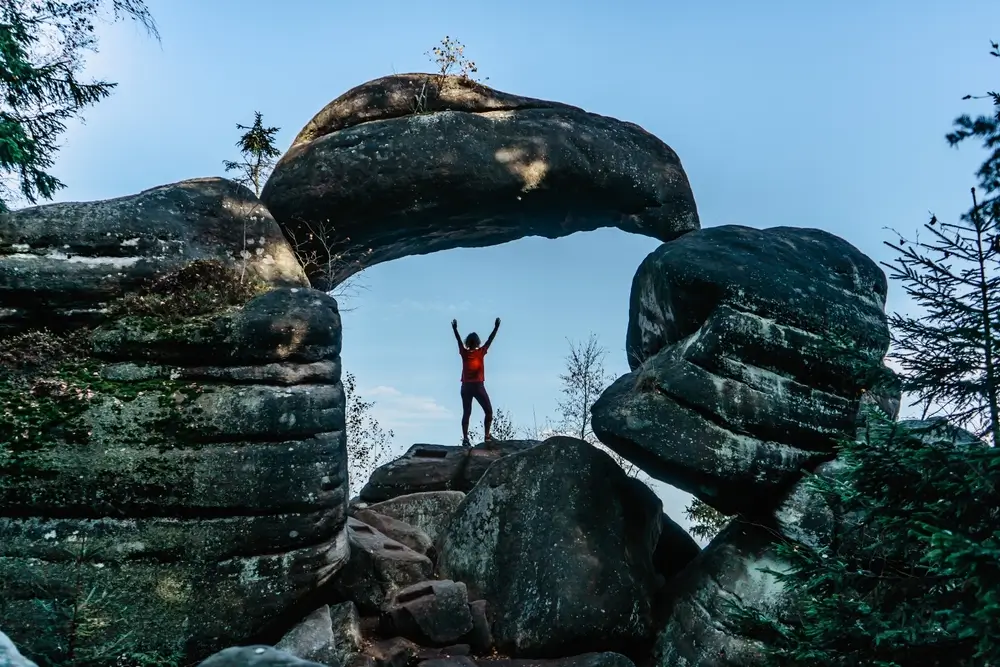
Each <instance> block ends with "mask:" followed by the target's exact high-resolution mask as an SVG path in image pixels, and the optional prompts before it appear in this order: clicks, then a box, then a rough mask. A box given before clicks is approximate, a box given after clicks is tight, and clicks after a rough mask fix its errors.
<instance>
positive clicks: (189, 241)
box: [0, 178, 308, 329]
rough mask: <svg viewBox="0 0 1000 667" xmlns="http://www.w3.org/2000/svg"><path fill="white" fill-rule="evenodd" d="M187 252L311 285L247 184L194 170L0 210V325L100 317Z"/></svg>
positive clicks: (278, 281) (273, 279)
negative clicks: (140, 186) (79, 197)
mask: <svg viewBox="0 0 1000 667" xmlns="http://www.w3.org/2000/svg"><path fill="white" fill-rule="evenodd" d="M244 254H245V255H246V256H245V257H244ZM193 260H219V261H222V262H225V263H227V264H229V265H232V266H234V267H239V268H241V269H242V268H244V266H245V269H246V272H247V274H248V276H249V277H253V278H259V279H260V280H262V281H264V282H266V283H268V284H270V285H274V286H290V287H294V286H299V287H302V286H308V283H307V282H306V278H305V274H304V273H303V271H302V268H301V267H300V266H299V263H298V261H297V260H296V258H295V253H294V252H293V251H292V248H291V247H290V246H289V244H288V242H287V241H286V240H285V238H284V236H282V233H281V230H280V229H279V228H278V225H277V223H275V221H274V218H272V217H271V214H270V213H269V212H268V210H267V209H266V208H264V206H263V205H262V204H261V203H260V202H259V201H257V198H256V197H254V195H253V193H252V192H250V191H249V190H247V189H246V188H244V187H241V186H239V185H237V184H236V183H233V182H232V181H227V180H225V179H221V178H199V179H193V180H189V181H181V182H180V183H172V184H170V185H162V186H160V187H156V188H152V189H150V190H145V191H144V192H140V193H139V194H137V195H130V196H127V197H119V198H117V199H108V200H103V201H93V202H74V203H65V204H46V205H44V206H35V207H32V208H26V209H22V210H19V211H14V212H12V213H7V214H4V215H0V306H2V308H0V329H4V328H11V327H19V326H26V325H30V326H31V327H32V328H42V327H53V328H55V327H59V328H62V327H65V326H72V325H73V324H74V323H83V322H95V321H100V320H103V319H104V318H105V317H106V314H105V313H104V312H102V311H103V310H104V308H105V307H106V306H107V305H108V303H109V302H111V301H113V300H115V299H117V298H120V297H121V296H123V295H124V294H126V293H128V292H132V291H135V290H136V289H137V288H138V287H139V286H140V285H141V284H142V283H143V281H145V280H148V279H150V278H153V277H156V276H162V275H165V274H168V273H171V272H174V271H176V270H178V269H180V268H181V267H183V266H186V265H187V264H189V263H190V262H191V261H193Z"/></svg>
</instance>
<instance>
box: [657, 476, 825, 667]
mask: <svg viewBox="0 0 1000 667" xmlns="http://www.w3.org/2000/svg"><path fill="white" fill-rule="evenodd" d="M842 471H843V466H842V464H841V463H840V462H839V461H837V460H836V459H834V460H833V461H828V462H826V463H822V464H821V465H820V466H819V467H818V468H817V469H816V471H815V474H817V475H820V476H822V477H825V478H828V479H830V478H835V477H836V476H837V475H839V474H841V472H842ZM840 527H841V517H839V516H836V515H835V513H834V512H833V510H832V509H831V508H830V506H829V505H828V504H827V503H826V501H825V499H824V498H823V496H822V494H819V493H817V492H816V491H815V489H814V488H813V486H812V484H810V483H809V482H808V481H806V480H803V481H801V482H799V483H798V484H796V485H795V486H794V487H793V489H792V492H791V493H790V494H789V496H788V498H787V499H785V500H784V501H783V502H782V503H781V505H780V506H779V507H778V509H777V510H776V511H775V513H774V516H773V517H771V518H770V519H769V520H767V521H754V522H752V523H751V522H745V521H743V520H741V519H739V518H737V519H734V520H733V521H732V522H731V523H730V524H729V526H727V527H726V528H725V529H724V530H723V531H722V532H721V533H719V535H718V536H716V538H715V539H713V540H712V542H711V543H710V544H709V545H708V547H706V548H705V550H704V551H702V552H701V554H700V555H699V556H698V557H697V558H695V559H694V560H693V561H691V563H690V564H689V565H688V567H687V568H685V569H684V571H683V572H681V573H680V574H678V575H677V576H675V577H674V578H673V579H671V580H670V582H669V584H668V586H667V590H666V592H665V595H664V598H665V599H666V607H665V609H664V612H665V617H666V623H665V625H664V627H663V629H662V631H661V633H660V636H659V639H658V640H657V644H656V647H655V650H654V655H655V660H654V664H655V665H656V667H695V666H697V667H731V666H732V665H753V664H754V662H755V657H756V655H757V651H758V645H757V644H756V642H755V641H753V640H751V639H748V638H747V637H746V636H745V635H744V633H743V631H742V628H741V627H740V626H739V624H738V622H737V621H736V620H734V618H733V613H732V608H731V605H734V604H739V605H743V606H744V607H746V608H747V609H753V610H757V611H760V612H763V613H765V614H768V615H773V616H776V617H778V618H781V617H782V616H783V612H785V611H787V609H788V607H789V605H790V604H791V602H792V600H791V598H789V596H788V595H787V594H786V593H785V591H784V590H783V586H782V584H781V582H779V581H778V580H777V579H776V578H775V577H774V576H773V575H771V574H769V573H768V572H765V571H764V570H774V571H777V572H782V571H786V570H787V569H788V568H789V564H788V563H787V562H786V561H785V560H784V559H783V558H782V557H781V556H780V554H779V553H778V551H777V545H778V543H779V541H781V540H791V541H795V542H799V543H801V544H806V545H808V546H810V547H817V546H819V545H829V544H831V543H833V541H834V540H835V539H837V536H838V533H839V532H840Z"/></svg>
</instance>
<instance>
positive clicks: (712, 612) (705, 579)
mask: <svg viewBox="0 0 1000 667" xmlns="http://www.w3.org/2000/svg"><path fill="white" fill-rule="evenodd" d="M764 568H771V569H774V570H777V571H779V572H780V571H783V570H784V569H786V568H787V564H786V563H785V562H784V561H783V560H781V559H779V558H778V557H777V554H776V552H775V549H774V536H773V535H772V534H771V533H770V532H769V531H768V530H767V529H766V528H762V527H757V526H752V525H748V524H744V523H742V522H740V521H734V522H733V523H731V524H730V525H729V526H728V527H726V528H725V529H724V530H723V531H722V532H721V533H719V535H718V536H717V537H716V538H715V539H714V540H712V542H711V543H710V544H709V545H708V546H707V547H706V548H705V550H704V551H702V553H701V555H700V556H698V558H696V559H695V560H694V561H692V562H691V564H690V565H689V566H688V567H687V568H686V569H685V570H684V571H683V572H682V573H681V574H680V575H678V576H677V577H676V578H675V579H674V580H673V581H672V582H671V583H670V584H669V585H668V589H667V595H668V599H669V604H668V606H667V608H666V610H665V611H666V617H667V622H666V625H665V627H664V629H663V630H662V631H661V633H660V636H659V638H658V640H657V643H656V647H655V649H654V652H653V654H654V660H653V664H654V665H655V667H731V666H732V665H752V664H754V657H755V655H756V650H757V648H756V646H755V645H754V644H753V643H752V642H751V641H749V640H748V639H746V638H745V637H744V636H743V635H742V634H741V633H740V629H739V627H737V625H736V623H735V622H734V621H733V619H732V613H731V611H730V609H729V605H730V604H732V603H742V604H748V605H749V606H751V607H753V608H756V609H759V610H761V611H768V612H772V613H773V612H776V611H778V610H779V609H780V608H781V603H782V602H783V598H782V590H781V585H780V583H779V582H778V581H777V580H776V579H775V578H774V577H773V576H771V575H769V574H766V573H764V572H761V570H762V569H764Z"/></svg>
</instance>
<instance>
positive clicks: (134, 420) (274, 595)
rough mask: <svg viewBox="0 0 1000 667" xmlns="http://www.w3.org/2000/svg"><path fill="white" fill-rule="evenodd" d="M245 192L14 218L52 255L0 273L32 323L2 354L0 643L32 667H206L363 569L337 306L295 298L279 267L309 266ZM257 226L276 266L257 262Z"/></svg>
mask: <svg viewBox="0 0 1000 667" xmlns="http://www.w3.org/2000/svg"><path fill="white" fill-rule="evenodd" d="M226 183H227V182H224V181H219V180H214V181H213V180H209V181H197V182H188V183H182V184H178V185H176V186H164V188H160V189H157V190H154V191H149V192H147V193H144V194H143V195H139V196H137V198H136V199H137V201H131V200H129V199H128V198H125V199H123V200H113V201H112V202H105V203H104V205H103V206H102V205H98V204H79V205H69V204H66V205H58V207H56V208H54V209H52V211H54V213H52V214H51V215H49V216H48V217H45V215H48V214H45V210H44V209H48V208H49V207H39V209H28V210H26V211H19V212H16V213H14V214H11V215H9V216H5V217H3V218H2V220H3V224H4V225H6V226H7V228H8V229H10V230H13V231H10V232H5V239H7V238H11V237H9V236H6V234H12V235H13V237H14V238H19V239H22V240H23V239H27V238H36V236H32V235H37V239H38V240H37V241H36V242H29V241H24V242H25V243H26V244H28V245H30V246H31V247H30V248H28V249H27V250H25V249H23V248H22V249H19V250H18V253H16V254H14V255H11V254H7V255H3V256H0V311H3V312H6V311H8V310H12V311H17V312H19V313H21V315H22V316H23V317H21V319H19V320H18V322H19V324H18V326H17V331H13V330H12V329H8V330H7V331H6V333H5V334H3V336H4V340H3V342H2V344H0V349H2V350H3V352H2V355H3V359H2V362H3V363H2V364H0V406H2V407H0V480H2V481H0V505H2V506H3V507H4V508H5V512H4V517H3V518H0V627H3V628H4V629H5V631H7V632H8V633H9V634H10V636H11V638H12V639H13V640H14V641H15V642H17V643H18V644H19V645H20V646H21V647H22V649H23V650H24V651H25V652H26V653H28V654H30V655H33V656H45V657H46V659H47V660H48V661H50V662H53V663H56V664H62V663H64V662H67V661H68V660H69V658H68V656H67V655H66V653H65V651H66V647H67V646H69V645H73V646H74V649H73V650H74V653H75V655H74V657H73V658H74V659H76V660H84V659H85V658H87V656H94V655H95V654H99V653H100V651H101V650H103V649H102V647H107V646H108V645H116V646H117V647H118V650H119V651H120V652H121V653H123V654H128V653H129V652H132V653H135V654H138V653H142V654H145V655H147V656H158V657H159V658H161V659H163V660H164V661H166V660H178V661H184V660H188V661H190V660H197V659H200V658H203V657H204V656H206V655H208V654H210V653H212V652H213V651H217V650H219V649H222V648H224V647H226V646H231V645H233V644H237V643H239V642H241V641H244V640H246V639H247V638H248V637H252V636H254V635H256V634H257V633H258V632H264V631H266V630H267V628H268V627H269V626H270V625H271V624H272V623H273V624H275V626H280V625H283V624H286V623H288V622H289V621H290V620H292V619H289V618H286V617H285V615H286V612H287V613H288V614H291V613H300V611H299V612H295V611H294V610H295V608H296V607H297V605H298V603H299V602H301V601H302V600H303V599H304V598H305V597H306V596H307V595H308V594H309V593H311V592H312V591H314V590H315V589H316V587H317V586H320V585H322V584H324V583H326V582H327V581H329V580H330V579H331V578H332V577H333V575H334V574H335V573H336V572H337V570H338V569H339V568H340V567H341V566H342V564H343V563H344V562H346V560H347V557H348V543H347V539H346V536H345V534H344V523H345V521H346V511H347V470H346V443H345V437H344V393H343V387H342V385H341V381H340V346H341V329H340V315H339V312H338V307H337V303H336V301H335V300H334V299H333V298H331V297H330V296H328V295H326V294H324V293H322V292H318V291H314V290H312V289H310V288H308V287H302V286H299V287H288V286H283V285H287V283H288V281H289V280H291V282H292V284H296V281H297V284H299V285H303V284H304V283H305V281H304V278H303V277H302V274H301V271H298V270H297V269H295V270H292V269H289V270H287V271H285V270H279V269H278V266H277V265H278V264H280V262H278V260H277V259H275V258H278V257H286V256H291V255H290V253H291V249H290V248H289V247H288V246H287V244H286V245H281V243H280V242H279V240H278V239H280V232H278V231H277V228H276V227H275V226H274V223H273V221H270V222H269V223H268V225H269V227H267V229H266V230H263V231H262V229H263V228H262V227H260V226H258V227H256V228H255V227H253V224H257V223H256V222H254V219H255V218H254V217H252V216H251V217H246V218H243V217H241V216H240V215H236V214H235V213H233V211H238V210H242V209H240V208H239V207H241V206H243V205H244V204H245V200H241V199H240V197H246V196H250V197H252V195H248V191H246V192H244V191H242V190H240V189H236V188H235V186H232V184H228V185H227V184H226ZM226 188H229V190H226ZM223 191H228V192H231V194H232V193H234V194H232V199H229V196H230V195H221V194H220V195H218V197H216V195H215V194H213V193H217V192H223ZM150 193H153V194H150ZM115 202H118V204H115ZM122 202H124V203H122ZM241 202H243V203H241ZM253 205H254V206H256V207H258V208H259V212H258V213H254V214H253V216H264V218H262V219H265V220H269V218H267V217H266V212H264V211H263V209H262V208H260V205H259V203H257V204H253ZM74 206H77V207H79V211H78V213H76V214H74V212H73V211H74V209H73V207H74ZM116 206H120V208H121V210H119V208H116ZM116 211H117V213H116ZM100 212H104V213H106V214H107V215H106V217H102V216H101V215H98V213H100ZM147 212H148V218H147V217H144V216H146V215H147ZM116 215H117V216H118V217H115V216H116ZM170 216H174V217H175V218H176V219H172V218H171V217H170ZM248 216H249V214H248ZM22 218H23V219H24V220H25V221H26V222H25V229H27V231H25V232H23V233H22V235H21V236H17V234H18V233H19V232H18V231H17V230H19V229H21V227H20V226H18V224H17V221H18V220H20V219H22ZM43 219H44V220H48V221H49V223H50V224H51V227H50V228H48V230H47V233H48V236H45V235H44V234H42V232H41V231H39V229H37V228H36V224H41V223H39V222H38V221H39V220H43ZM258 222H259V220H258ZM112 223H114V225H117V226H114V225H112ZM260 224H263V223H260ZM101 225H105V226H103V227H102V226H101ZM245 225H246V227H245ZM245 228H246V229H248V230H252V231H254V232H255V233H258V232H259V233H260V234H261V236H260V237H257V239H256V240H255V241H254V243H255V245H257V246H258V247H265V248H267V249H266V250H265V251H263V252H261V253H260V254H257V253H256V252H251V253H250V254H249V256H243V257H241V256H240V253H241V248H242V247H243V243H244V229H245ZM133 230H134V231H133ZM265 232H266V234H265ZM157 235H160V236H162V238H159V237H158V236H157ZM99 237H101V238H106V239H107V240H108V241H107V242H108V243H109V244H110V245H108V246H101V245H100V244H99V243H98V240H97V239H98V238H99ZM261 237H263V238H264V241H261V240H260V239H261ZM136 239H138V240H136ZM161 240H162V241H164V243H167V245H169V246H170V247H171V248H173V250H172V251H171V253H170V254H169V256H160V255H158V254H156V252H154V251H153V250H152V248H155V247H156V246H157V244H158V243H159V242H160V241H161ZM215 243H218V244H221V247H217V248H213V245H212V244H215ZM261 244H262V246H261ZM268 244H270V245H268ZM43 246H44V247H50V248H65V249H64V250H62V251H60V252H63V253H66V254H69V255H70V258H69V259H65V258H62V257H57V256H55V255H58V253H57V252H56V251H54V250H52V251H44V250H43ZM136 248H139V250H136ZM36 252H37V255H35V254H32V253H36ZM77 252H78V253H79V254H75V253H77ZM115 252H117V253H119V257H122V256H124V255H123V253H135V257H139V256H142V257H146V259H141V258H140V259H136V261H134V262H132V261H131V260H130V261H129V262H122V263H119V264H118V265H115V263H114V262H113V261H109V260H108V258H112V259H113V258H114V253H115ZM88 253H89V254H88ZM142 253H147V254H146V255H143V254H142ZM25 254H27V255H31V258H26V257H23V256H18V255H25ZM174 255H176V256H174ZM135 257H133V259H134V258H135ZM192 257H202V259H192ZM26 267H34V268H33V269H31V270H32V271H34V273H31V274H30V275H31V280H23V279H22V278H23V276H24V273H25V272H26V271H28V268H26ZM59 267H62V269H63V270H64V271H66V275H65V276H61V275H60V274H59ZM272 269H274V270H275V271H277V273H276V274H274V275H272V276H271V277H272V278H273V280H269V279H267V276H268V275H269V274H268V271H270V270H272ZM133 270H134V271H135V272H136V273H135V274H134V275H133V274H132V271H133ZM99 272H103V273H104V274H107V275H108V276H110V277H108V278H107V279H106V280H104V281H103V282H102V281H101V280H99V278H100V276H99ZM296 276H298V278H296ZM74 284H75V285H76V286H77V287H78V289H76V288H74ZM74 289H75V291H74ZM46 290H49V291H48V292H46ZM46 294H48V296H45V295H46ZM39 298H45V299H48V301H47V303H49V305H50V306H51V307H52V308H53V309H54V311H53V312H54V313H55V314H54V315H53V317H52V318H40V319H39V320H38V321H37V322H36V321H35V320H34V319H33V318H34V315H33V314H31V313H34V312H35V310H33V309H34V308H35V306H34V305H32V302H33V300H34V299H39ZM57 306H58V307H57ZM71 306H72V308H73V309H79V310H81V311H88V310H90V311H94V312H98V311H99V316H97V317H94V318H88V317H84V318H74V317H73V316H71V314H70V313H69V309H70V307H71ZM60 309H63V310H60ZM19 317H20V316H19ZM95 321H99V326H98V327H97V328H94V327H93V325H94V324H95ZM44 324H53V326H55V325H59V327H60V329H59V330H58V331H51V330H47V329H45V328H43V327H42V326H41V325H44ZM81 605H82V607H81ZM81 608H84V609H85V611H84V612H83V613H84V616H85V618H84V619H83V620H81V617H80V614H81V612H80V609H81ZM286 627H287V626H286Z"/></svg>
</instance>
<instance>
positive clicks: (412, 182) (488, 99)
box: [261, 74, 699, 289]
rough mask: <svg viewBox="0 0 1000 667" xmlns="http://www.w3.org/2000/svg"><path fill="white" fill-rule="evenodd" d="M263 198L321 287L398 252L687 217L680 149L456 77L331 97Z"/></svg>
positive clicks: (681, 222) (374, 86) (404, 81)
mask: <svg viewBox="0 0 1000 667" xmlns="http://www.w3.org/2000/svg"><path fill="white" fill-rule="evenodd" d="M261 199H262V201H263V202H264V203H265V204H266V205H267V207H268V209H269V210H270V211H271V213H272V214H273V215H274V217H275V219H276V220H278V223H279V224H280V225H281V226H282V228H283V229H284V230H285V233H286V235H288V237H289V238H290V239H292V240H293V243H296V244H297V246H298V247H299V249H300V250H301V251H303V254H304V255H307V256H310V255H311V256H318V257H320V258H326V259H331V260H333V261H332V262H330V263H327V264H326V265H323V266H321V264H322V263H323V260H322V259H321V260H320V261H319V262H317V263H316V265H314V266H311V267H308V270H309V273H310V279H311V280H312V282H313V285H314V286H315V287H317V288H320V289H328V288H330V287H332V286H333V285H336V284H337V283H339V282H341V281H343V280H345V279H346V278H347V277H349V276H350V275H351V274H353V273H355V272H357V271H359V270H361V269H364V268H365V267H368V266H371V265H373V264H377V263H379V262H385V261H389V260H392V259H398V258H400V257H405V256H408V255H417V254H427V253H431V252H435V251H439V250H447V249H449V248H457V247H482V246H488V245H496V244H500V243H505V242H508V241H513V240H516V239H518V238H522V237H524V236H544V237H547V238H558V237H561V236H566V235H568V234H572V233H574V232H579V231H590V230H594V229H598V228H600V227H618V228H620V229H623V230H625V231H627V232H632V233H637V234H644V235H647V236H651V237H653V238H657V239H660V240H662V241H667V240H670V239H673V238H676V237H677V236H679V235H681V234H683V233H685V232H688V231H691V230H693V229H698V227H699V222H698V213H697V207H696V205H695V200H694V195H693V194H692V192H691V187H690V184H689V183H688V179H687V176H686V175H685V173H684V170H683V168H682V167H681V163H680V159H679V158H678V157H677V154H676V153H674V151H673V150H671V149H670V147H669V146H667V145H666V144H664V143H663V142H662V141H660V140H659V139H658V138H656V137H655V136H653V135H652V134H650V133H649V132H646V131H645V130H643V129H642V128H641V127H639V126H638V125H635V124H633V123H627V122H623V121H619V120H616V119H614V118H608V117H606V116H599V115H597V114H593V113H588V112H586V111H584V110H582V109H579V108H577V107H573V106H569V105H566V104H559V103H557V102H548V101H545V100H538V99H531V98H526V97H520V96H517V95H512V94H509V93H504V92H500V91H497V90H493V89H491V88H487V87H486V86H483V85H481V84H478V83H475V82H472V81H470V80H468V79H464V78H461V77H455V76H437V75H429V74H404V75H396V76H388V77H384V78H381V79H376V80H374V81H370V82H368V83H365V84H362V85H360V86H357V87H356V88H353V89H351V90H349V91H348V92H346V93H345V94H343V95H341V96H340V97H338V98H337V99H335V100H333V101H332V102H330V104H328V105H327V106H326V107H325V108H323V110H321V111H320V112H319V113H318V114H316V116H315V117H314V118H313V119H312V120H311V121H309V123H307V124H306V126H305V127H304V128H303V129H302V131H301V132H299V134H298V136H296V138H295V140H294V141H293V142H292V146H291V148H289V150H288V152H287V153H286V154H285V155H284V156H283V157H282V158H281V160H280V161H279V162H278V164H277V166H276V167H275V169H274V172H273V173H272V174H271V177H270V179H269V180H268V182H267V184H266V185H265V187H264V190H263V193H262V194H261Z"/></svg>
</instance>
